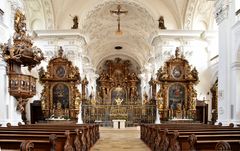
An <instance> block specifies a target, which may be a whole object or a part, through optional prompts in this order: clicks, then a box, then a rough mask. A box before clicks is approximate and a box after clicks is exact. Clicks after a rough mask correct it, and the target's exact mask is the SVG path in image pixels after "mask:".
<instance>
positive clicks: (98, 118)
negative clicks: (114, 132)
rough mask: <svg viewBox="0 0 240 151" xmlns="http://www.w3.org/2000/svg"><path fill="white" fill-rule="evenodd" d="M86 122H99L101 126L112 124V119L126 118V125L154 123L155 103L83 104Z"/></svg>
mask: <svg viewBox="0 0 240 151" xmlns="http://www.w3.org/2000/svg"><path fill="white" fill-rule="evenodd" d="M82 114H83V121H84V123H94V122H99V123H100V125H101V126H112V120H114V119H123V120H126V126H137V125H139V124H140V123H154V122H155V120H156V106H155V105H119V106H118V105H82Z"/></svg>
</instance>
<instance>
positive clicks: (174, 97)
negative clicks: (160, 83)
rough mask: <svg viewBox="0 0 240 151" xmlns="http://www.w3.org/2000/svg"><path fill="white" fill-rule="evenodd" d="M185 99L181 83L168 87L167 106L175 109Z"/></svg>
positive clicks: (181, 104)
mask: <svg viewBox="0 0 240 151" xmlns="http://www.w3.org/2000/svg"><path fill="white" fill-rule="evenodd" d="M184 100H185V88H184V86H183V85H181V84H173V85H171V86H170V87H169V108H170V109H173V110H176V109H177V107H178V106H181V107H182V106H183V105H184Z"/></svg>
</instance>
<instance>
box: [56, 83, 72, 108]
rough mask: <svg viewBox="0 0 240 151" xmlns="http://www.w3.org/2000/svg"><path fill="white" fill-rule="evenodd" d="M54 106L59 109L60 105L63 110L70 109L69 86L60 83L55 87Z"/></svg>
mask: <svg viewBox="0 0 240 151" xmlns="http://www.w3.org/2000/svg"><path fill="white" fill-rule="evenodd" d="M52 90H53V105H54V108H57V105H58V104H59V103H60V104H61V108H62V109H66V108H69V89H68V86H67V85H65V84H62V83H58V84H56V85H55V86H54V87H53V89H52Z"/></svg>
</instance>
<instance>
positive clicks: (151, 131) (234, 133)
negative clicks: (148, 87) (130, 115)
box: [141, 124, 240, 150]
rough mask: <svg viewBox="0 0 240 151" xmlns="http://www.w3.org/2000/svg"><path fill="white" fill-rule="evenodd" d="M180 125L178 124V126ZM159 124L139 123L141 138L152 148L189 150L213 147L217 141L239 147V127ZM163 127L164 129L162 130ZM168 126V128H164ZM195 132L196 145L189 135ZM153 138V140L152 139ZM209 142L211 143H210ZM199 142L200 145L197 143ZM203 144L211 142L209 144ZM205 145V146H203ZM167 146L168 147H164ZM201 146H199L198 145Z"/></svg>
mask: <svg viewBox="0 0 240 151" xmlns="http://www.w3.org/2000/svg"><path fill="white" fill-rule="evenodd" d="M179 125H180V126H179ZM179 125H174V124H171V125H170V124H160V125H153V124H149V125H141V139H142V140H143V141H144V142H145V143H146V144H147V145H148V146H149V147H150V148H151V149H152V150H166V148H169V150H178V147H179V148H181V149H182V150H191V147H192V148H194V147H196V148H197V150H202V149H206V147H208V148H209V149H213V150H214V148H215V146H216V144H217V143H218V142H219V141H221V140H222V141H225V142H228V143H229V144H230V145H232V146H233V149H235V148H238V149H239V147H240V146H239V140H240V129H239V128H233V126H228V127H220V126H209V125H201V124H179ZM162 128H164V129H165V130H163V129H162ZM166 128H169V129H166ZM191 134H195V136H196V138H197V139H196V140H197V141H196V145H190V144H191V143H192V142H191V141H192V140H193V139H189V135H191ZM153 140H155V141H153ZM210 142H211V143H210ZM197 144H201V145H197ZM205 144H212V145H211V146H209V145H205ZM204 145H205V148H204ZM166 146H168V147H166ZM199 146H200V147H201V148H200V147H199Z"/></svg>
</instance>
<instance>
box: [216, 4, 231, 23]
mask: <svg viewBox="0 0 240 151" xmlns="http://www.w3.org/2000/svg"><path fill="white" fill-rule="evenodd" d="M214 6H215V12H214V14H215V18H216V21H217V24H220V23H221V22H222V21H223V20H224V19H225V18H227V17H228V9H229V0H218V1H215V4H214Z"/></svg>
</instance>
